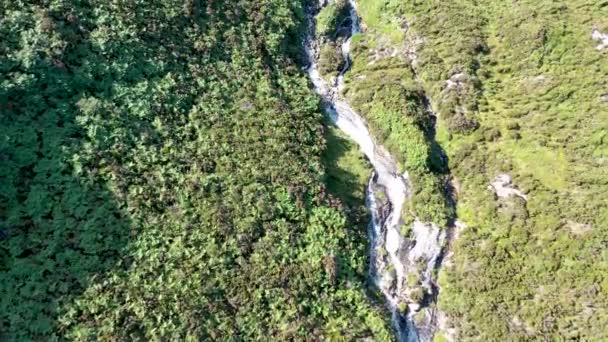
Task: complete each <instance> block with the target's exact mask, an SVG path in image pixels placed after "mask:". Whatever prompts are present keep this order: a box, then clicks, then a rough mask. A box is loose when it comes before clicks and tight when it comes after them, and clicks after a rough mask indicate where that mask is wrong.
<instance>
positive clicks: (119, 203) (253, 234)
mask: <svg viewBox="0 0 608 342" xmlns="http://www.w3.org/2000/svg"><path fill="white" fill-rule="evenodd" d="M0 18H1V19H0V37H1V38H2V39H1V40H0V75H2V78H1V81H0V159H1V160H2V162H1V163H0V175H1V179H2V180H1V182H0V187H1V189H2V191H0V238H1V241H0V339H1V340H7V341H9V340H10V341H30V340H54V339H60V340H63V339H74V340H98V339H99V340H151V339H152V340H160V339H173V340H176V339H177V340H183V339H185V340H201V339H204V340H207V339H211V340H225V339H234V340H240V339H268V338H276V339H280V340H289V339H293V338H319V339H321V338H332V337H333V338H349V339H355V338H364V337H369V336H374V337H375V338H377V339H380V340H385V339H390V338H391V337H390V329H389V328H388V323H387V321H388V320H387V319H386V316H385V313H384V312H383V310H382V309H380V308H379V306H376V305H375V304H373V302H372V301H370V299H369V298H368V293H367V291H366V289H365V285H364V283H365V281H364V279H365V277H366V270H365V269H366V257H365V256H366V251H367V249H366V245H365V242H364V239H365V230H364V229H359V226H357V225H353V224H351V223H352V222H351V221H352V219H351V217H354V216H352V215H347V214H348V213H347V212H346V210H345V208H346V207H345V205H344V204H341V203H340V201H337V200H333V199H332V197H331V194H330V193H328V192H326V191H325V190H324V185H323V179H324V177H325V175H324V166H323V164H322V159H321V154H322V152H323V151H324V149H325V144H324V139H323V134H322V129H321V127H322V126H321V112H320V110H319V101H318V99H317V98H316V97H315V96H313V95H312V92H311V91H310V89H309V87H308V84H307V81H306V79H305V77H304V76H303V75H302V74H301V72H300V70H299V68H297V65H296V63H295V61H297V60H299V58H301V51H300V50H299V46H301V45H300V41H301V36H302V33H303V19H304V18H303V7H302V3H300V2H297V1H296V2H293V1H292V2H288V1H238V2H237V1H197V0H189V1H186V2H183V1H170V0H152V1H131V2H124V1H92V2H89V1H68V2H66V1H45V2H37V4H24V3H23V2H8V1H5V2H2V3H1V4H0Z"/></svg>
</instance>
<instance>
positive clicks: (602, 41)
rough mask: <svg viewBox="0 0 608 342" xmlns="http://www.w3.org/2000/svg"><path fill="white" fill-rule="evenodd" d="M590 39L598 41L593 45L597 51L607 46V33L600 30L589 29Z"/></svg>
mask: <svg viewBox="0 0 608 342" xmlns="http://www.w3.org/2000/svg"><path fill="white" fill-rule="evenodd" d="M591 39H593V40H594V41H596V42H598V43H599V45H598V46H596V47H595V48H596V49H598V50H599V51H602V50H604V49H606V48H608V33H603V32H600V30H598V29H597V28H594V29H593V31H591Z"/></svg>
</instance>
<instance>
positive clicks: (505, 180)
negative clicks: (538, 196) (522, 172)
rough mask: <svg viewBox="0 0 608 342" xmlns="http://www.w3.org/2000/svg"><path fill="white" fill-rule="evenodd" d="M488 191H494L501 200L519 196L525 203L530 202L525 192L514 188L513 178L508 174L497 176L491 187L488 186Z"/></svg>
mask: <svg viewBox="0 0 608 342" xmlns="http://www.w3.org/2000/svg"><path fill="white" fill-rule="evenodd" d="M488 189H490V190H494V192H495V193H496V196H498V197H499V198H506V197H509V196H519V197H521V198H523V199H524V200H525V201H528V197H527V196H526V195H525V194H524V193H523V192H521V191H520V190H518V189H516V188H514V187H513V185H512V179H511V176H509V175H508V174H506V173H502V174H499V175H498V176H496V178H494V181H493V182H492V183H490V186H488Z"/></svg>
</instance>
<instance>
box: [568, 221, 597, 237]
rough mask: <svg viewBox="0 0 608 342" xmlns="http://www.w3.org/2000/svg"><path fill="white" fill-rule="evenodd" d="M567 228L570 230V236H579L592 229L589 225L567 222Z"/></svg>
mask: <svg viewBox="0 0 608 342" xmlns="http://www.w3.org/2000/svg"><path fill="white" fill-rule="evenodd" d="M567 227H568V228H569V229H570V231H571V232H572V234H574V235H577V236H581V235H584V234H585V233H588V232H590V231H591V230H593V227H592V226H591V225H590V224H584V223H578V222H574V221H568V224H567Z"/></svg>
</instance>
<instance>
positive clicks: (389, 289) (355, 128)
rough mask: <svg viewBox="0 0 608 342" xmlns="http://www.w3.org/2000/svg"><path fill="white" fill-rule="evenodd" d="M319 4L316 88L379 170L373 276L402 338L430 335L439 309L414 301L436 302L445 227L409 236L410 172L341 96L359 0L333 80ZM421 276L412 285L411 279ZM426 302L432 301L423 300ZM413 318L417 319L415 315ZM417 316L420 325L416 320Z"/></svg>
mask: <svg viewBox="0 0 608 342" xmlns="http://www.w3.org/2000/svg"><path fill="white" fill-rule="evenodd" d="M323 4H324V1H323V0H321V3H320V4H319V6H311V7H310V8H309V9H308V34H307V40H306V44H305V47H306V53H307V55H308V58H309V63H310V64H309V66H308V68H307V72H308V75H309V77H310V80H311V81H312V83H313V85H314V88H315V91H316V92H317V93H318V94H319V95H320V96H321V97H322V99H323V102H324V104H325V110H326V112H327V114H328V116H329V118H330V120H331V121H332V122H333V123H334V124H335V125H336V126H337V127H338V128H339V129H340V130H342V131H343V132H344V133H346V134H347V135H348V136H349V137H350V138H351V139H352V140H353V141H355V142H356V143H357V144H358V145H359V147H360V149H361V151H362V152H363V153H364V154H365V156H366V157H367V158H368V159H369V161H370V163H371V164H372V166H373V169H374V172H373V175H372V177H371V179H370V181H369V185H368V189H367V201H366V202H367V203H366V204H367V207H368V209H369V211H370V212H371V216H372V222H371V223H370V229H369V236H370V267H369V268H370V276H371V278H372V279H373V281H374V283H375V284H376V286H377V287H378V288H379V289H380V290H381V291H382V293H383V294H384V296H385V298H386V304H387V306H388V308H389V309H390V311H391V313H392V321H393V325H394V327H395V330H396V333H397V339H398V340H399V341H427V340H431V339H432V336H433V334H434V332H435V330H436V325H437V323H436V318H435V310H434V308H429V307H428V302H429V300H420V299H418V300H413V299H412V297H413V296H412V293H413V292H414V291H423V292H424V298H425V299H429V298H430V301H434V297H435V296H436V291H437V288H436V286H435V284H434V282H433V280H432V273H433V271H434V270H435V269H436V266H437V260H438V258H439V257H440V255H441V254H442V251H443V248H444V246H445V240H446V234H445V230H441V229H439V228H438V227H437V226H435V225H434V224H432V223H423V222H420V221H419V220H418V219H416V220H415V221H414V223H413V224H412V227H410V228H411V229H410V233H408V235H407V236H404V235H403V234H402V228H403V226H404V222H403V219H402V209H403V206H404V204H405V203H406V201H407V200H408V199H409V197H410V195H411V186H410V183H409V179H408V175H407V172H405V173H399V172H398V168H397V164H396V162H395V159H394V158H393V157H392V156H391V155H390V153H389V152H388V151H387V150H386V149H385V148H384V147H382V146H381V145H379V144H378V143H377V142H376V141H375V139H374V138H373V136H372V135H371V134H370V132H369V130H368V128H367V124H366V122H365V120H364V119H363V118H362V117H361V116H360V115H359V114H358V113H356V112H355V110H354V109H353V108H352V107H351V106H350V105H349V104H348V102H347V101H346V100H345V99H344V98H343V97H342V96H341V94H340V90H341V89H342V86H343V84H344V75H345V74H346V73H347V72H348V70H349V68H350V65H351V58H350V40H351V37H352V36H353V35H354V34H357V33H359V32H360V25H359V24H360V22H359V17H358V15H357V4H356V3H355V2H354V1H352V0H350V1H349V5H350V6H349V7H350V18H349V20H348V21H349V23H350V32H349V34H348V36H347V37H345V39H344V40H342V41H341V51H342V55H343V57H344V60H345V63H344V67H343V68H342V70H341V71H340V73H339V74H338V76H337V77H335V78H333V79H332V80H331V81H330V82H328V81H326V80H325V79H323V77H322V76H321V75H320V74H319V71H318V69H317V61H318V54H319V44H320V41H318V40H317V39H316V38H315V18H314V17H315V15H316V13H317V12H318V10H319V8H318V7H322V6H323ZM412 275H414V276H415V277H416V278H415V279H419V281H418V283H417V284H415V285H412V284H411V282H410V281H408V278H409V277H411V276H412ZM424 302H427V305H424ZM414 318H416V319H415V320H414ZM414 321H416V324H414Z"/></svg>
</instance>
